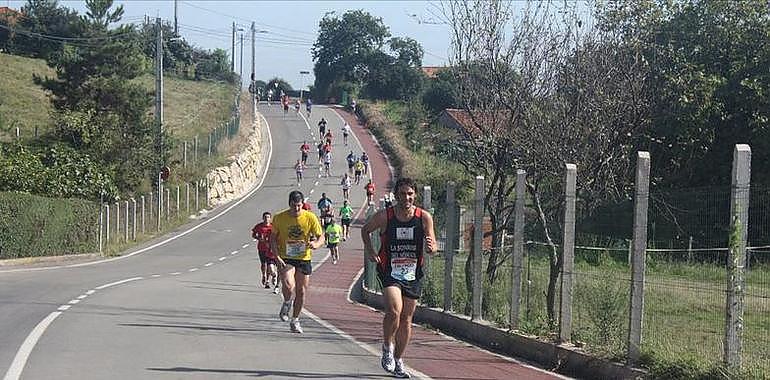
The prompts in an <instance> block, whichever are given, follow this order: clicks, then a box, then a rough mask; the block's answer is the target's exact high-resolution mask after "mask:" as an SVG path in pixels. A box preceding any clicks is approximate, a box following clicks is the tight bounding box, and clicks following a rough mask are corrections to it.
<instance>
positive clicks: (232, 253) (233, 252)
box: [230, 251, 238, 255]
mask: <svg viewBox="0 0 770 380" xmlns="http://www.w3.org/2000/svg"><path fill="white" fill-rule="evenodd" d="M236 253H238V251H232V252H230V254H231V255H234V254H236Z"/></svg>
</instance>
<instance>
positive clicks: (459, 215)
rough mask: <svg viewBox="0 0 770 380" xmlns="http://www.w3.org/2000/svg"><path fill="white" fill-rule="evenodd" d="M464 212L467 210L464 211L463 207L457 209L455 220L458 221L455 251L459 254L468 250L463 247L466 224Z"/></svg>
mask: <svg viewBox="0 0 770 380" xmlns="http://www.w3.org/2000/svg"><path fill="white" fill-rule="evenodd" d="M466 211H467V210H466V209H465V207H459V208H458V209H457V220H458V224H457V230H458V231H459V232H458V236H459V239H458V240H457V250H458V251H459V252H465V250H466V249H467V248H468V247H466V246H465V226H466V224H467V221H466V216H467V215H466Z"/></svg>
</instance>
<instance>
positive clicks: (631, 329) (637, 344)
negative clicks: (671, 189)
mask: <svg viewBox="0 0 770 380" xmlns="http://www.w3.org/2000/svg"><path fill="white" fill-rule="evenodd" d="M649 196H650V153H649V152H638V153H637V157H636V195H635V197H634V232H633V234H634V235H633V240H632V241H631V246H632V247H633V248H632V250H633V252H632V256H631V302H630V310H629V313H628V319H629V322H628V364H636V363H637V362H638V361H639V355H640V353H641V350H640V349H641V346H642V318H643V317H644V271H645V266H646V260H647V206H648V201H649Z"/></svg>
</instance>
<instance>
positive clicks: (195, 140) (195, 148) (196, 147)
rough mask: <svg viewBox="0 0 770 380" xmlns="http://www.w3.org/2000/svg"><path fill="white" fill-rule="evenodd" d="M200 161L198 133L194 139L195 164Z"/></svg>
mask: <svg viewBox="0 0 770 380" xmlns="http://www.w3.org/2000/svg"><path fill="white" fill-rule="evenodd" d="M197 163H198V135H195V138H194V139H193V164H197Z"/></svg>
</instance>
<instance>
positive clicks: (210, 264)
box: [203, 263, 214, 267]
mask: <svg viewBox="0 0 770 380" xmlns="http://www.w3.org/2000/svg"><path fill="white" fill-rule="evenodd" d="M212 265H214V263H206V264H204V265H203V266H204V267H210V266H212Z"/></svg>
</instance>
